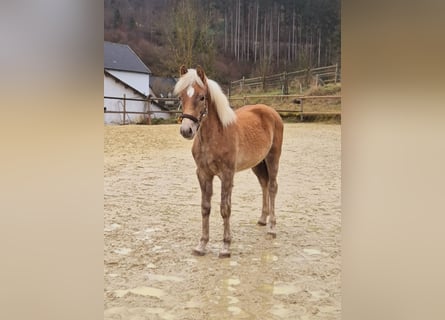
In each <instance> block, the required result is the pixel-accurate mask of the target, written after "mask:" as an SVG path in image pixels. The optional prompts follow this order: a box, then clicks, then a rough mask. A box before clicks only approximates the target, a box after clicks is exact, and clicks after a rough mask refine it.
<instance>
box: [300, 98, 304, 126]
mask: <svg viewBox="0 0 445 320" xmlns="http://www.w3.org/2000/svg"><path fill="white" fill-rule="evenodd" d="M300 101H301V103H300V121H301V122H303V102H304V99H303V98H301V99H300Z"/></svg>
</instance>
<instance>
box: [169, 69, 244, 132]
mask: <svg viewBox="0 0 445 320" xmlns="http://www.w3.org/2000/svg"><path fill="white" fill-rule="evenodd" d="M206 82H207V88H208V90H209V94H210V98H211V100H212V102H213V103H214V105H215V107H216V112H217V114H218V118H219V121H221V123H222V125H223V126H224V127H226V126H228V125H230V124H231V123H234V122H235V121H236V114H235V112H234V111H233V110H232V108H230V103H229V100H228V99H227V97H226V95H225V94H224V92H223V91H222V89H221V87H220V86H219V84H218V83H216V82H215V81H213V80H211V79H209V78H206ZM194 83H196V84H197V85H198V86H200V87H201V88H204V83H203V82H202V80H201V78H200V77H199V76H198V74H197V72H196V70H195V69H188V71H187V73H185V74H184V75H182V76H181V78H179V80H178V82H177V83H176V85H175V89H174V91H173V93H174V94H175V95H178V94H179V93H180V92H182V91H183V90H185V89H186V88H188V87H189V86H191V85H193V84H194Z"/></svg>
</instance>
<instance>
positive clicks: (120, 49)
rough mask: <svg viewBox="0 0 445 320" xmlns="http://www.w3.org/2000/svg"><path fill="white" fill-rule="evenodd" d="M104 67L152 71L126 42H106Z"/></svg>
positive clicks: (142, 71)
mask: <svg viewBox="0 0 445 320" xmlns="http://www.w3.org/2000/svg"><path fill="white" fill-rule="evenodd" d="M104 68H105V69H111V70H120V71H133V72H140V73H151V71H150V69H148V67H147V66H146V65H145V64H144V63H143V62H142V60H141V59H140V58H139V57H138V55H137V54H136V53H135V52H134V51H133V50H131V48H130V47H129V46H128V45H126V44H120V43H112V42H107V41H105V42H104Z"/></svg>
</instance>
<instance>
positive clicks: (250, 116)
mask: <svg viewBox="0 0 445 320" xmlns="http://www.w3.org/2000/svg"><path fill="white" fill-rule="evenodd" d="M236 116H237V121H238V122H239V126H240V127H244V128H249V127H255V128H262V129H264V130H266V131H273V132H274V134H279V133H280V132H281V134H282V132H283V121H282V120H281V117H280V115H279V114H278V112H277V111H276V110H275V109H273V108H272V107H269V106H267V105H265V104H254V105H246V106H243V107H241V108H239V109H237V110H236Z"/></svg>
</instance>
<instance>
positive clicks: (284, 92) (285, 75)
mask: <svg viewBox="0 0 445 320" xmlns="http://www.w3.org/2000/svg"><path fill="white" fill-rule="evenodd" d="M283 94H289V83H288V79H287V72H286V71H284V88H283Z"/></svg>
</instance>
